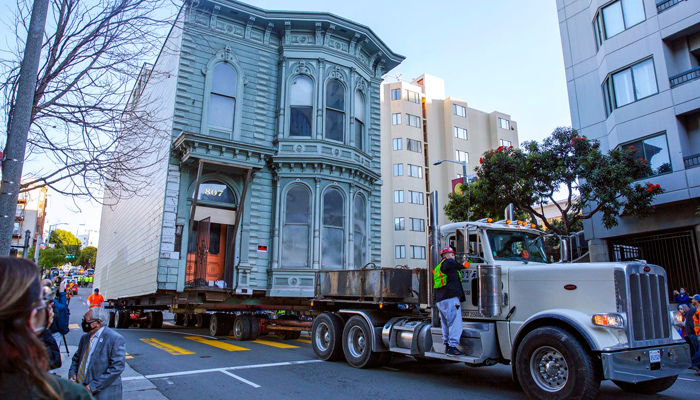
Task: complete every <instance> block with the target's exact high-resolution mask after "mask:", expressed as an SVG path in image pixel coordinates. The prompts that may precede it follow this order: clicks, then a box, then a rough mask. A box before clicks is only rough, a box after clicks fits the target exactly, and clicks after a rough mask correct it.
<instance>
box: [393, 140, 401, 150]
mask: <svg viewBox="0 0 700 400" xmlns="http://www.w3.org/2000/svg"><path fill="white" fill-rule="evenodd" d="M391 141H392V144H393V147H394V150H401V149H402V148H403V145H402V143H401V138H398V139H392V140H391Z"/></svg>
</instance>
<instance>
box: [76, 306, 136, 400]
mask: <svg viewBox="0 0 700 400" xmlns="http://www.w3.org/2000/svg"><path fill="white" fill-rule="evenodd" d="M108 318H109V315H108V314H107V311H106V310H105V309H104V308H97V307H96V308H91V309H89V310H88V312H86V313H85V316H84V317H83V321H82V328H83V331H84V332H86V334H85V335H83V337H82V338H80V344H79V345H78V351H77V352H76V353H75V354H74V355H73V362H72V363H71V366H70V371H69V373H68V376H69V379H70V380H72V381H76V382H78V383H80V384H82V385H83V386H85V388H86V389H87V390H88V391H89V392H90V393H92V395H93V396H95V399H99V400H121V398H122V378H121V374H122V372H124V367H125V365H126V362H125V355H126V354H125V351H126V349H125V345H124V338H123V337H122V336H121V335H120V334H118V333H117V332H115V331H113V330H111V329H109V328H107V327H106V325H107V321H109V319H108Z"/></svg>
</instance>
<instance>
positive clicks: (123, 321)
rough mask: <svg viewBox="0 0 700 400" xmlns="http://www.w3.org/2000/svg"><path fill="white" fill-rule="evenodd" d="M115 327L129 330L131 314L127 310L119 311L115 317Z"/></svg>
mask: <svg viewBox="0 0 700 400" xmlns="http://www.w3.org/2000/svg"><path fill="white" fill-rule="evenodd" d="M114 327H115V328H117V329H127V328H128V327H129V312H128V311H126V310H117V314H116V315H115V317H114Z"/></svg>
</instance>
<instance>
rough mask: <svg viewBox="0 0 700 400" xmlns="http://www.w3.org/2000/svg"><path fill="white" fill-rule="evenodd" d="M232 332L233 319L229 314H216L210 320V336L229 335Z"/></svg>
mask: <svg viewBox="0 0 700 400" xmlns="http://www.w3.org/2000/svg"><path fill="white" fill-rule="evenodd" d="M229 332H231V317H230V316H229V315H228V314H223V313H216V314H213V315H212V316H211V318H210V319H209V334H210V335H212V336H223V335H228V333H229Z"/></svg>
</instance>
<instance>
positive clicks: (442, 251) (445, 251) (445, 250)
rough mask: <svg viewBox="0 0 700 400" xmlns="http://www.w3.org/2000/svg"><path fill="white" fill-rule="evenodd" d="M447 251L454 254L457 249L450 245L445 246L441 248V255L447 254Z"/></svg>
mask: <svg viewBox="0 0 700 400" xmlns="http://www.w3.org/2000/svg"><path fill="white" fill-rule="evenodd" d="M445 253H452V254H454V253H455V251H454V250H452V247H450V246H445V247H443V248H442V249H441V250H440V255H441V256H442V255H443V254H445Z"/></svg>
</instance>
